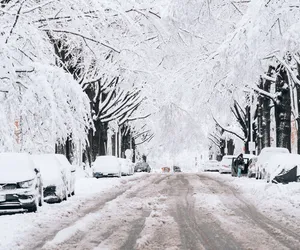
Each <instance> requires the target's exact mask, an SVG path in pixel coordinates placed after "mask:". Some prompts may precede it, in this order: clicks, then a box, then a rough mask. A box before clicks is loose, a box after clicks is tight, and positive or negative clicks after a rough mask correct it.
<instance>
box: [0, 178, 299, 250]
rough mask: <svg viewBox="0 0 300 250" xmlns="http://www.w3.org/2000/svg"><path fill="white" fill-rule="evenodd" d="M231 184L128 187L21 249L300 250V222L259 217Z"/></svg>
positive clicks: (129, 183)
mask: <svg viewBox="0 0 300 250" xmlns="http://www.w3.org/2000/svg"><path fill="white" fill-rule="evenodd" d="M229 178H231V177H229V176H226V177H222V178H220V175H219V174H206V173H197V174H195V173H193V174H192V173H190V174H187V173H186V174H185V173H178V174H147V175H140V176H138V177H134V178H128V179H123V180H121V182H122V181H123V183H122V185H121V186H115V187H112V188H110V189H108V190H106V191H105V192H102V193H101V195H100V194H99V195H98V194H94V195H93V196H92V197H89V198H88V199H86V200H85V201H84V202H83V203H82V205H80V206H77V207H76V213H74V212H71V211H69V213H70V215H69V216H68V213H66V212H64V213H63V214H61V212H59V210H57V214H59V218H56V217H55V216H54V217H53V223H51V218H50V219H48V220H46V221H41V222H39V223H38V225H35V230H32V231H31V232H27V236H26V233H25V235H24V237H25V236H26V237H27V238H26V239H25V240H24V239H23V240H21V239H20V240H19V243H18V245H16V246H14V249H18V248H19V249H26V250H27V249H38V250H40V249H44V250H56V249H57V250H58V249H59V250H61V249H62V250H71V249H72V250H73V249H78V250H85V249H86V250H97V249H99V250H104V249H126V250H133V249H143V250H147V249H149V250H150V249H151V250H155V249H169V250H171V249H172V250H175V249H214V250H215V249H264V250H266V249H300V229H299V224H300V221H299V217H297V216H298V215H299V214H298V215H287V214H285V213H284V212H283V211H281V210H280V211H279V210H278V209H275V210H276V211H275V210H274V211H273V208H272V206H270V207H269V208H268V209H265V210H264V211H263V210H262V209H258V208H257V205H254V203H252V202H251V199H249V197H247V198H246V197H244V195H243V192H241V190H238V189H236V188H234V186H233V185H231V184H230V183H229V182H228V179H229ZM246 180H247V179H246ZM94 181H96V180H94ZM97 181H99V182H101V181H102V180H97ZM251 181H254V180H251ZM245 183H247V181H246V182H245ZM68 202H69V201H68ZM275 207H276V206H275ZM73 209H75V208H73ZM298 209H299V208H298ZM271 214H272V216H270V215H271ZM18 216H20V217H19V218H22V217H21V216H27V217H28V216H29V217H28V218H29V219H30V216H34V214H27V215H18ZM48 216H49V215H48ZM295 216H296V217H295ZM0 222H1V217H0ZM29 228H30V227H29ZM7 246H9V245H7Z"/></svg>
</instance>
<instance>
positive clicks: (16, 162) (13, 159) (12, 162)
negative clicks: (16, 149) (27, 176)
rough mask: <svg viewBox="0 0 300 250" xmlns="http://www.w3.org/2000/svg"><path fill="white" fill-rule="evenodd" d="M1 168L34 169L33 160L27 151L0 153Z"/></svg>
mask: <svg viewBox="0 0 300 250" xmlns="http://www.w3.org/2000/svg"><path fill="white" fill-rule="evenodd" d="M0 162H1V164H0V170H2V169H7V168H8V167H9V168H10V169H12V170H22V169H24V168H28V169H32V170H33V168H32V167H33V162H32V161H31V160H30V158H29V155H28V154H26V153H0Z"/></svg>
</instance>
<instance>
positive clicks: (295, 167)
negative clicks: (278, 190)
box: [265, 154, 300, 183]
mask: <svg viewBox="0 0 300 250" xmlns="http://www.w3.org/2000/svg"><path fill="white" fill-rule="evenodd" d="M265 171H266V173H265V174H266V180H267V182H270V181H271V182H275V183H279V182H280V183H288V182H292V181H299V182H300V155H298V154H278V155H274V156H273V157H272V159H270V160H269V161H268V163H267V164H266V167H265Z"/></svg>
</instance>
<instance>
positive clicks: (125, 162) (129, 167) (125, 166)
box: [118, 158, 134, 176]
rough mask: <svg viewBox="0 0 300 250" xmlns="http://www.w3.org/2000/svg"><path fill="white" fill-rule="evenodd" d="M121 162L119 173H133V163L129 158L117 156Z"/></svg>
mask: <svg viewBox="0 0 300 250" xmlns="http://www.w3.org/2000/svg"><path fill="white" fill-rule="evenodd" d="M118 159H119V161H120V164H121V174H122V175H123V176H125V175H133V173H134V165H133V163H132V162H131V161H130V160H129V159H124V158H118Z"/></svg>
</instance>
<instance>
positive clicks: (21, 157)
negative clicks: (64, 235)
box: [0, 153, 75, 213]
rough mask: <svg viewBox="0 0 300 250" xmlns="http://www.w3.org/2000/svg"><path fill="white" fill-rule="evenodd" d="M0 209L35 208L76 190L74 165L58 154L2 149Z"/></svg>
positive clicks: (22, 209) (60, 199) (23, 209)
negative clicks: (11, 151)
mask: <svg viewBox="0 0 300 250" xmlns="http://www.w3.org/2000/svg"><path fill="white" fill-rule="evenodd" d="M0 162H1V164H0V211H1V212H2V213H3V212H4V213H10V212H23V211H28V212H35V211H37V209H38V206H42V204H43V201H45V202H48V203H52V202H60V201H62V200H66V199H67V197H68V196H71V195H74V194H75V168H74V167H73V166H72V165H71V164H70V163H69V162H68V160H67V159H66V157H65V156H63V155H59V154H36V155H29V154H27V153H1V154H0Z"/></svg>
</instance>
